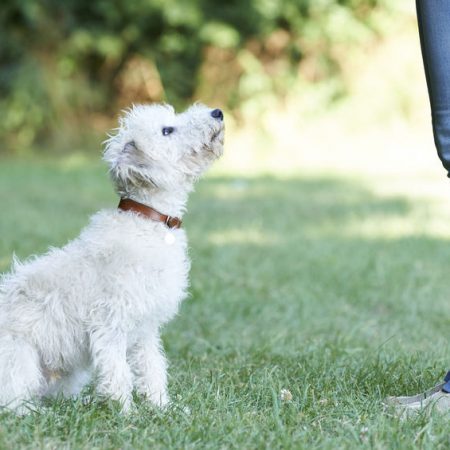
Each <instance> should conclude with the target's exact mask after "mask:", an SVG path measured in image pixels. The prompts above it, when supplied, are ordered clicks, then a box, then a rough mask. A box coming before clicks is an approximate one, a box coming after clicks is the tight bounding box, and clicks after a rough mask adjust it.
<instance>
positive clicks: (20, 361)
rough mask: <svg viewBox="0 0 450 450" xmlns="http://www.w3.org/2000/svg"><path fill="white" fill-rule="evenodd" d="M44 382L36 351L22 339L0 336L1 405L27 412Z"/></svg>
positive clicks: (40, 391) (43, 387)
mask: <svg viewBox="0 0 450 450" xmlns="http://www.w3.org/2000/svg"><path fill="white" fill-rule="evenodd" d="M45 385H46V381H45V377H44V376H43V374H42V370H41V365H40V358H39V354H38V352H37V350H36V349H35V348H34V347H33V346H32V345H31V344H29V343H28V342H27V341H26V340H25V339H23V338H20V337H17V336H11V335H3V336H0V407H6V408H7V409H10V410H13V411H15V412H16V413H17V414H20V415H22V414H26V413H27V412H29V408H27V402H30V401H31V400H32V399H33V398H35V397H37V396H40V395H41V394H42V392H43V390H44V389H45Z"/></svg>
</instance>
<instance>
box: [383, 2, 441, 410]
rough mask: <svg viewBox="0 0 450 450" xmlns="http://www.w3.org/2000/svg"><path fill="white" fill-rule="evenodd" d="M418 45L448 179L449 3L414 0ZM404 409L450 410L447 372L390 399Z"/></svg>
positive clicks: (439, 151)
mask: <svg viewBox="0 0 450 450" xmlns="http://www.w3.org/2000/svg"><path fill="white" fill-rule="evenodd" d="M416 8H417V20H418V24H419V34H420V44H421V47H422V57H423V64H424V67H425V76H426V79H427V85H428V94H429V97H430V105H431V117H432V122H433V133H434V141H435V144H436V148H437V151H438V154H439V158H440V159H441V161H442V164H443V165H444V167H445V168H446V169H447V172H448V176H449V177H450V0H416ZM387 403H388V404H391V405H394V406H397V407H400V408H402V409H403V410H404V409H405V408H406V409H408V410H414V411H417V410H420V409H423V408H424V407H430V406H435V407H436V409H437V410H440V411H448V410H450V372H448V373H447V375H446V377H445V380H444V382H443V383H441V384H438V385H436V386H435V387H434V388H432V389H430V390H428V391H426V392H424V393H423V394H419V395H413V396H410V397H389V398H388V399H387Z"/></svg>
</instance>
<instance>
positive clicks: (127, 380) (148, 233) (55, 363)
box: [0, 104, 224, 413]
mask: <svg viewBox="0 0 450 450" xmlns="http://www.w3.org/2000/svg"><path fill="white" fill-rule="evenodd" d="M223 137H224V124H223V114H222V112H221V111H220V110H218V109H215V110H211V109H209V108H207V107H206V106H203V105H200V104H195V105H194V106H192V107H191V108H189V109H188V110H187V111H185V112H184V113H182V114H175V112H174V110H173V108H172V107H170V106H167V105H142V106H135V107H133V108H132V109H130V110H129V111H128V112H127V113H126V114H125V116H124V117H123V118H121V119H120V126H119V128H118V130H117V133H116V134H115V135H114V136H111V137H110V138H109V139H108V140H107V141H106V149H105V152H104V159H105V160H106V161H107V162H108V164H109V167H110V173H111V177H112V179H113V182H114V184H115V187H116V190H117V193H118V194H119V195H120V197H121V198H122V199H123V200H122V201H121V203H120V205H119V208H118V209H111V210H104V211H100V212H99V213H97V214H95V215H94V216H93V217H92V218H91V221H90V224H89V225H88V226H87V227H86V228H85V229H84V230H83V231H82V233H81V235H80V236H79V237H78V238H77V239H75V240H74V241H72V242H69V243H68V244H67V245H66V246H65V247H63V248H61V249H56V248H52V249H51V250H49V252H48V253H47V254H45V255H43V256H40V257H35V258H32V259H30V260H28V261H26V262H25V263H23V264H22V263H20V262H18V261H14V264H13V268H12V271H11V272H10V273H9V274H6V275H3V277H2V278H0V406H3V407H7V408H10V409H13V410H15V411H16V412H18V413H24V412H26V403H27V402H28V401H30V400H32V399H34V398H39V397H43V396H46V395H55V394H58V393H62V394H64V395H69V396H70V395H76V394H77V393H79V391H80V390H81V388H82V387H83V386H84V385H85V384H86V383H88V382H89V380H90V375H91V374H93V375H95V379H96V389H97V392H98V393H99V394H101V395H105V396H107V397H109V398H112V399H116V400H119V401H120V402H121V404H122V407H123V409H124V410H127V409H129V407H130V405H131V398H132V397H131V393H132V390H133V388H135V389H136V391H137V392H139V393H141V394H144V395H145V396H146V397H147V398H148V399H149V400H150V401H151V402H153V403H154V404H157V405H161V406H163V405H165V404H166V403H167V402H168V401H169V398H168V394H167V375H166V361H165V357H164V354H163V351H162V348H161V341H160V337H159V333H160V328H161V326H162V325H163V324H164V323H166V322H167V321H169V320H170V319H171V318H172V317H173V316H174V315H175V314H176V312H177V309H178V306H179V304H180V302H181V301H182V300H183V298H184V297H185V296H186V289H187V287H188V272H189V267H190V263H189V259H188V255H187V241H186V235H185V232H184V230H183V229H181V228H179V225H180V224H181V220H180V217H181V216H182V215H183V213H184V211H185V207H186V201H187V198H188V194H189V192H190V191H192V189H193V184H194V182H195V181H196V180H197V178H198V177H199V176H200V175H201V174H202V173H203V172H204V171H205V170H206V169H207V168H208V166H209V165H210V164H211V163H212V162H213V161H214V160H215V159H217V158H218V157H219V156H220V155H221V154H222V151H223ZM92 369H93V370H92Z"/></svg>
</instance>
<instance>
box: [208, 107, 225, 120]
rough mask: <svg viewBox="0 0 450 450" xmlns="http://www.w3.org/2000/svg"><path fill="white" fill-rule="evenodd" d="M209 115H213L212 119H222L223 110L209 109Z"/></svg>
mask: <svg viewBox="0 0 450 450" xmlns="http://www.w3.org/2000/svg"><path fill="white" fill-rule="evenodd" d="M211 116H212V117H214V119H219V120H223V112H222V110H220V109H214V110H212V111H211Z"/></svg>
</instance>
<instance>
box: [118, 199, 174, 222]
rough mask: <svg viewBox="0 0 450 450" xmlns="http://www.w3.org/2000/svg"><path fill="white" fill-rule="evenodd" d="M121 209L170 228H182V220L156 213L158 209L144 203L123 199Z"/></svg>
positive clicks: (120, 204) (120, 203)
mask: <svg viewBox="0 0 450 450" xmlns="http://www.w3.org/2000/svg"><path fill="white" fill-rule="evenodd" d="M118 208H119V209H121V210H122V211H133V212H135V213H137V214H141V215H143V216H145V217H148V218H149V219H152V220H155V221H157V222H163V223H164V224H166V225H167V226H168V227H169V228H180V227H181V219H179V218H178V217H172V216H167V215H166V214H161V213H160V212H158V211H156V209H153V208H150V206H147V205H143V204H142V203H139V202H136V201H134V200H131V198H121V199H120V202H119V206H118Z"/></svg>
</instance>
